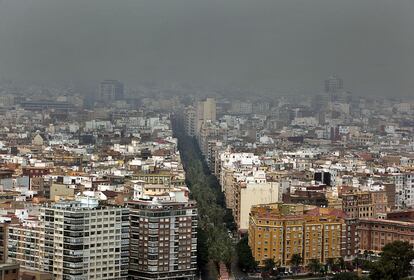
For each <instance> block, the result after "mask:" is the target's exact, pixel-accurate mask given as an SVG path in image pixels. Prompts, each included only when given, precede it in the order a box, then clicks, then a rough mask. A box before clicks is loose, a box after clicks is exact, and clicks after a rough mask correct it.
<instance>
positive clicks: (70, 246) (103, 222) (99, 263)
mask: <svg viewBox="0 0 414 280" xmlns="http://www.w3.org/2000/svg"><path fill="white" fill-rule="evenodd" d="M40 215H41V216H40V217H41V222H42V224H43V225H42V228H41V231H42V232H43V234H44V245H43V246H44V249H43V250H44V257H43V267H44V271H48V272H51V273H53V275H54V279H55V280H63V279H65V280H66V279H67V280H69V279H70V280H81V279H82V280H89V279H108V280H109V279H118V280H121V279H127V277H128V255H129V233H128V232H129V210H128V209H127V208H123V207H111V206H105V207H104V206H100V205H99V204H98V201H97V200H96V199H95V198H89V197H80V198H77V200H75V201H60V202H58V203H55V204H53V205H50V206H45V207H42V208H41V210H40Z"/></svg>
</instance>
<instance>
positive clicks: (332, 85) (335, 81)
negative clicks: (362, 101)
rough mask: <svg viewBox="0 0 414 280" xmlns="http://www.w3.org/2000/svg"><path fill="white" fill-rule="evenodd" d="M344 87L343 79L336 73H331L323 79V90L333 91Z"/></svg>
mask: <svg viewBox="0 0 414 280" xmlns="http://www.w3.org/2000/svg"><path fill="white" fill-rule="evenodd" d="M343 87H344V82H343V80H342V79H341V78H340V77H338V76H337V75H335V74H334V75H331V76H329V78H328V79H326V80H325V92H327V93H335V92H338V91H340V90H342V89H343Z"/></svg>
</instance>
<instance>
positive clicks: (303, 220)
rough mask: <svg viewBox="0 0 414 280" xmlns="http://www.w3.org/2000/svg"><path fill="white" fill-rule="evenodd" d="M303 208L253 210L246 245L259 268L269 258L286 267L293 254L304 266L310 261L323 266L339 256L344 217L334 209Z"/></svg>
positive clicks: (278, 205)
mask: <svg viewBox="0 0 414 280" xmlns="http://www.w3.org/2000/svg"><path fill="white" fill-rule="evenodd" d="M306 207H307V206H305V205H302V204H282V203H275V204H265V205H257V206H253V207H252V210H251V214H250V225H249V245H250V248H251V249H252V254H253V257H254V258H255V260H256V261H257V262H259V265H264V261H265V260H266V259H269V258H270V259H274V260H275V261H276V262H280V263H281V265H284V266H286V265H287V266H289V265H290V260H291V258H292V255H294V254H299V255H301V256H302V258H303V264H304V265H307V264H308V263H309V261H310V260H311V259H317V260H319V261H320V262H322V263H326V261H327V260H328V259H336V258H339V257H341V256H342V254H343V252H344V251H345V248H343V247H344V246H345V245H344V244H343V243H344V242H343V241H344V238H345V233H344V232H345V230H346V226H345V222H344V217H345V214H344V213H343V212H342V211H340V210H336V209H329V208H314V209H311V210H307V209H306Z"/></svg>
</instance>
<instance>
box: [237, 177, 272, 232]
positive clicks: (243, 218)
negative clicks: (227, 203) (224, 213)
mask: <svg viewBox="0 0 414 280" xmlns="http://www.w3.org/2000/svg"><path fill="white" fill-rule="evenodd" d="M279 187H280V184H279V183H278V182H266V183H257V184H256V183H250V184H247V185H246V187H241V188H240V191H239V194H240V195H239V198H238V201H239V203H238V209H237V212H238V213H237V216H238V219H236V222H237V224H238V228H239V230H241V231H247V230H248V228H249V213H250V209H251V208H252V206H253V205H258V204H266V203H273V202H279Z"/></svg>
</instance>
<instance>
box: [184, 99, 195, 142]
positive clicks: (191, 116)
mask: <svg viewBox="0 0 414 280" xmlns="http://www.w3.org/2000/svg"><path fill="white" fill-rule="evenodd" d="M196 127H197V111H196V110H195V109H194V107H192V106H190V107H187V108H186V109H185V112H184V128H185V132H186V133H187V135H189V136H192V137H193V136H195V134H196Z"/></svg>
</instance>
